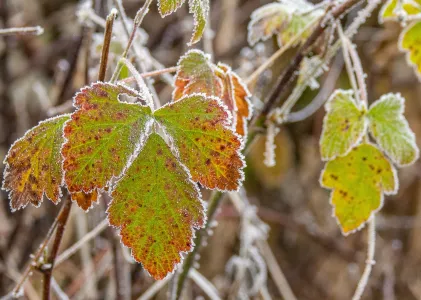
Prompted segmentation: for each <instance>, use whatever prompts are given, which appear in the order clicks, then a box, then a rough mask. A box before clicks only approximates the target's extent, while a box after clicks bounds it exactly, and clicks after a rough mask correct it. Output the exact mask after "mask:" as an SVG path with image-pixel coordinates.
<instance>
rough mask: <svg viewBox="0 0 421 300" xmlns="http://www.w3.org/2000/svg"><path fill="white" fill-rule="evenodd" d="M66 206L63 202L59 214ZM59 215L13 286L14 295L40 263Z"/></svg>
mask: <svg viewBox="0 0 421 300" xmlns="http://www.w3.org/2000/svg"><path fill="white" fill-rule="evenodd" d="M65 208H66V204H63V206H62V207H61V209H60V212H59V214H58V216H60V215H62V213H63V211H64V210H65ZM58 216H57V217H56V219H55V220H54V222H53V224H51V227H50V229H49V230H48V232H47V235H46V237H45V239H44V241H43V242H42V243H41V245H40V247H39V248H38V251H37V253H36V254H35V255H34V257H33V258H32V260H31V262H30V263H29V264H28V266H27V267H26V269H25V271H24V272H23V274H22V277H21V279H20V280H19V282H18V283H17V284H16V286H15V287H14V288H13V291H12V293H13V295H18V294H19V291H20V290H21V288H22V285H23V284H24V283H25V281H26V279H27V277H28V276H30V274H31V271H32V270H33V268H34V267H35V266H36V265H37V264H38V261H39V259H40V257H41V255H42V254H43V253H44V249H45V247H47V245H48V243H49V242H50V240H51V237H52V236H53V233H54V230H55V229H56V227H57V225H58V222H59V217H58Z"/></svg>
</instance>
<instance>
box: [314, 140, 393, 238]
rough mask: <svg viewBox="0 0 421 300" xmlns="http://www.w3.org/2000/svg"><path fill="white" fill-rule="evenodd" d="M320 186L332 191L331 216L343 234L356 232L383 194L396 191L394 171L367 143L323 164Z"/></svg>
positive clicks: (380, 204)
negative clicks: (332, 209) (332, 208)
mask: <svg viewBox="0 0 421 300" xmlns="http://www.w3.org/2000/svg"><path fill="white" fill-rule="evenodd" d="M320 182H321V185H322V186H323V187H325V188H328V189H332V192H331V196H330V199H331V204H332V205H333V207H334V215H335V216H336V218H337V220H338V223H339V225H340V227H341V229H342V233H343V234H345V235H347V234H349V233H352V232H353V231H355V230H358V229H360V228H361V227H362V226H363V225H364V224H365V222H367V221H368V220H369V219H370V217H371V216H372V215H373V214H374V213H375V212H376V211H378V210H379V209H380V208H381V206H382V204H383V194H395V193H396V192H397V189H398V179H397V175H396V170H395V169H394V167H393V165H392V164H391V163H390V162H389V160H388V159H387V158H386V157H385V156H384V155H383V153H382V152H381V151H380V150H379V149H377V148H376V147H375V146H373V145H371V144H361V145H359V146H358V147H356V148H354V149H352V151H351V152H349V153H348V154H347V155H346V156H344V157H338V158H336V159H335V160H332V161H329V162H328V163H327V164H326V167H325V169H324V170H323V172H322V174H321V177H320Z"/></svg>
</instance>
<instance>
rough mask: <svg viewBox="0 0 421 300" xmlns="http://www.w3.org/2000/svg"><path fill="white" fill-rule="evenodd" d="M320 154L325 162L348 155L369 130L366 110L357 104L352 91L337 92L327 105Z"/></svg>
mask: <svg viewBox="0 0 421 300" xmlns="http://www.w3.org/2000/svg"><path fill="white" fill-rule="evenodd" d="M325 109H326V115H325V117H324V120H323V132H322V136H321V138H320V152H321V156H322V159H323V160H331V159H334V158H335V157H337V156H343V155H346V154H347V153H348V152H349V151H350V150H351V149H352V148H353V147H355V146H356V145H358V144H359V143H360V142H361V139H362V137H363V136H364V134H365V133H366V130H367V119H366V118H365V114H366V110H365V108H364V107H363V106H362V105H358V106H357V104H356V103H355V99H354V97H353V92H352V91H344V90H337V91H335V92H334V93H333V94H332V96H331V97H330V99H329V100H328V101H327V103H326V105H325Z"/></svg>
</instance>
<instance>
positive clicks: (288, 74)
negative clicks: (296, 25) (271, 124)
mask: <svg viewBox="0 0 421 300" xmlns="http://www.w3.org/2000/svg"><path fill="white" fill-rule="evenodd" d="M361 1H362V0H347V1H345V2H343V3H342V4H341V5H339V6H336V7H334V8H333V9H332V10H330V11H328V12H327V13H326V16H325V17H324V18H322V19H321V21H320V22H319V24H317V26H316V27H315V28H314V30H313V32H312V34H311V35H310V36H309V37H308V39H307V40H306V42H305V43H304V44H303V45H302V46H301V48H300V49H299V50H298V52H297V54H296V55H295V57H294V58H293V59H292V61H291V63H290V64H289V66H288V67H287V68H286V70H285V71H284V72H283V73H282V74H281V76H280V77H279V78H278V80H277V82H276V84H275V86H274V88H273V89H272V90H271V91H270V93H269V96H268V97H267V101H266V102H265V105H264V107H263V109H262V111H261V112H260V114H259V115H258V116H257V117H255V118H254V120H253V122H252V125H253V124H255V125H256V126H259V127H264V123H265V120H266V116H267V115H268V114H269V113H270V111H271V110H272V109H273V108H274V107H275V106H276V105H277V104H278V101H279V100H280V99H281V96H282V95H283V94H284V93H285V92H286V91H287V90H288V87H289V86H290V85H291V84H292V83H293V82H294V80H295V79H296V78H297V76H298V72H297V70H298V69H299V68H300V65H301V62H302V61H303V59H304V58H305V57H306V56H307V55H308V54H309V52H310V51H311V49H312V47H313V46H314V44H315V43H316V42H317V40H318V39H319V38H320V37H321V36H322V35H323V33H324V32H325V30H326V28H327V27H328V26H327V24H326V23H327V22H329V20H327V19H326V18H327V16H329V18H330V19H331V20H334V19H339V18H340V17H341V16H342V15H343V14H345V13H346V12H348V11H349V10H350V9H351V8H352V7H353V6H355V5H357V4H358V3H359V2H361Z"/></svg>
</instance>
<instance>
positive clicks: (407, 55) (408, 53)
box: [398, 21, 421, 81]
mask: <svg viewBox="0 0 421 300" xmlns="http://www.w3.org/2000/svg"><path fill="white" fill-rule="evenodd" d="M418 23H420V24H421V21H414V22H411V23H410V24H409V25H408V26H406V27H405V29H404V30H402V32H401V34H400V35H399V41H398V46H399V51H401V52H403V53H405V60H406V63H407V64H408V65H409V66H410V67H411V68H412V69H413V71H414V73H415V76H417V78H418V80H419V81H421V72H419V71H418V66H417V65H416V64H415V63H413V62H412V61H411V51H410V50H408V49H405V48H404V47H403V46H402V43H403V39H404V37H405V34H407V33H408V31H409V30H411V29H412V28H413V27H414V26H415V25H417V24H418Z"/></svg>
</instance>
